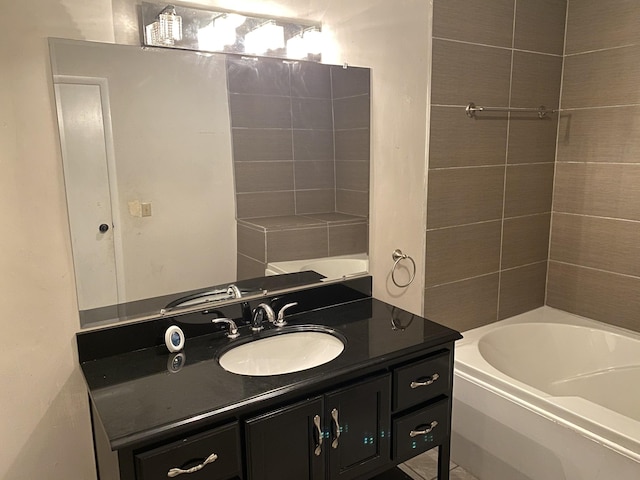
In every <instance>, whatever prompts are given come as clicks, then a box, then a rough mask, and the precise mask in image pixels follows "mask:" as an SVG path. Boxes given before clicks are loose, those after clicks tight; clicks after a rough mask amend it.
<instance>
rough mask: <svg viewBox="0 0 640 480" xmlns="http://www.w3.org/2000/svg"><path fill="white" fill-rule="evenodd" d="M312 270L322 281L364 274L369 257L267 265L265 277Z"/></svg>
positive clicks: (364, 255) (360, 255) (362, 254)
mask: <svg viewBox="0 0 640 480" xmlns="http://www.w3.org/2000/svg"><path fill="white" fill-rule="evenodd" d="M306 270H313V271H315V272H318V273H319V274H320V275H323V276H325V277H326V278H325V279H324V280H335V279H338V278H342V277H345V276H350V275H357V274H364V273H367V271H368V270H369V257H368V256H367V254H366V253H359V254H355V255H340V256H336V257H324V258H312V259H307V260H292V261H288V262H274V263H268V264H267V268H266V272H265V273H266V274H267V275H278V274H281V273H293V272H304V271H306Z"/></svg>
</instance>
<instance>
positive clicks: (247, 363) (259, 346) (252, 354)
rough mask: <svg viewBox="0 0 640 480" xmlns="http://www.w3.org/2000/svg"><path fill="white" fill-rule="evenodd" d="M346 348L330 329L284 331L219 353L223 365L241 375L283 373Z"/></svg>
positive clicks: (315, 363)
mask: <svg viewBox="0 0 640 480" xmlns="http://www.w3.org/2000/svg"><path fill="white" fill-rule="evenodd" d="M343 350H344V343H343V341H342V340H340V339H339V338H338V337H336V336H334V335H332V334H331V333H327V332H322V331H306V330H305V331H293V332H283V333H280V334H277V335H272V336H270V337H265V338H261V339H259V340H254V341H252V342H249V343H244V344H242V345H238V346H237V347H235V348H232V349H231V350H229V351H227V352H226V353H224V354H223V355H222V356H221V357H220V365H221V366H222V368H224V369H225V370H227V371H228V372H231V373H237V374H239V375H253V376H268V375H281V374H283V373H292V372H299V371H301V370H307V369H308V368H313V367H317V366H318V365H322V364H324V363H327V362H330V361H331V360H333V359H334V358H336V357H337V356H338V355H340V354H341V353H342V351H343Z"/></svg>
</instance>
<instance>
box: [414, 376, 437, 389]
mask: <svg viewBox="0 0 640 480" xmlns="http://www.w3.org/2000/svg"><path fill="white" fill-rule="evenodd" d="M439 378H440V375H438V374H437V373H434V374H433V375H431V376H430V377H428V378H426V379H424V380H423V379H421V378H419V379H418V380H420V381H416V380H414V381H413V382H411V388H418V387H426V386H428V385H431V384H432V383H433V382H435V381H436V380H438V379H439Z"/></svg>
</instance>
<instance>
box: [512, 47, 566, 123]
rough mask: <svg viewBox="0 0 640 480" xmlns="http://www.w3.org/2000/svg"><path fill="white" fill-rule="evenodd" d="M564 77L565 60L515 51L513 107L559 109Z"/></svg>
mask: <svg viewBox="0 0 640 480" xmlns="http://www.w3.org/2000/svg"><path fill="white" fill-rule="evenodd" d="M561 77H562V57H555V56H551V55H543V54H540V53H529V52H518V51H515V52H513V74H512V80H511V82H512V83H511V106H512V107H531V108H537V107H539V106H541V105H544V106H545V107H547V108H557V107H558V104H559V101H560V82H561ZM534 115H535V114H534Z"/></svg>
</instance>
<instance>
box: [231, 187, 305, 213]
mask: <svg viewBox="0 0 640 480" xmlns="http://www.w3.org/2000/svg"><path fill="white" fill-rule="evenodd" d="M236 199H237V201H238V204H237V205H236V208H237V215H238V218H251V217H272V216H277V215H293V214H294V213H295V207H294V205H295V203H294V196H293V192H292V191H289V192H268V193H239V194H237V195H236Z"/></svg>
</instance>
